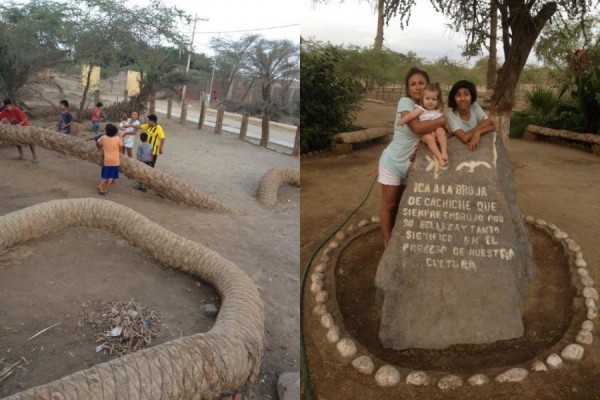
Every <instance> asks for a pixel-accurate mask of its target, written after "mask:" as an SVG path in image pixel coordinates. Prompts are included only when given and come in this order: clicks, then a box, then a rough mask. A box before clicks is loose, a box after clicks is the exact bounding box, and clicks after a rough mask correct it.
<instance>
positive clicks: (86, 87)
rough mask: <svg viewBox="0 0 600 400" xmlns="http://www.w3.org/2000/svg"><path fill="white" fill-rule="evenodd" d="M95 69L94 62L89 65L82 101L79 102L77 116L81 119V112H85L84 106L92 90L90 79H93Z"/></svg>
mask: <svg viewBox="0 0 600 400" xmlns="http://www.w3.org/2000/svg"><path fill="white" fill-rule="evenodd" d="M93 69H94V65H93V64H89V65H88V73H87V76H86V77H85V86H84V88H83V95H82V96H81V103H79V111H77V118H78V119H81V113H83V108H84V107H85V100H86V98H87V93H88V90H90V81H91V79H92V70H93Z"/></svg>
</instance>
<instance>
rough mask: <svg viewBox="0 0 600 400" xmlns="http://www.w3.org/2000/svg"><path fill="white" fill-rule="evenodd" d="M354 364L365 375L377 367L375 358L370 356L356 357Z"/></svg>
mask: <svg viewBox="0 0 600 400" xmlns="http://www.w3.org/2000/svg"><path fill="white" fill-rule="evenodd" d="M352 366H353V367H354V368H356V370H357V371H358V372H360V373H362V374H365V375H371V374H372V373H373V370H374V369H375V365H374V364H373V360H371V357H369V356H360V357H358V358H355V359H354V360H353V361H352Z"/></svg>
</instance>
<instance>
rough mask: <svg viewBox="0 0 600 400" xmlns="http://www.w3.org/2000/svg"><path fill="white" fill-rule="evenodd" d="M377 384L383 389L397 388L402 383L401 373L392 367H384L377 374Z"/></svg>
mask: <svg viewBox="0 0 600 400" xmlns="http://www.w3.org/2000/svg"><path fill="white" fill-rule="evenodd" d="M375 382H377V384H378V385H379V386H381V387H392V386H396V385H397V384H398V382H400V372H398V370H397V369H396V368H394V367H392V366H391V365H384V366H383V367H381V368H379V369H378V370H377V372H376V373H375Z"/></svg>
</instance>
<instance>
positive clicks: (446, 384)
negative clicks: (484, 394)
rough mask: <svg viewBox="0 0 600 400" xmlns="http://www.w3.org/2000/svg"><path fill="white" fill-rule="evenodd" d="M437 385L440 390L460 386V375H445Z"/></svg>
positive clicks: (461, 383) (461, 382)
mask: <svg viewBox="0 0 600 400" xmlns="http://www.w3.org/2000/svg"><path fill="white" fill-rule="evenodd" d="M437 385H438V387H439V388H440V389H442V390H452V389H456V388H458V387H461V386H462V385H463V381H462V379H460V376H456V375H446V376H444V377H443V378H441V379H440V380H439V381H438V384H437Z"/></svg>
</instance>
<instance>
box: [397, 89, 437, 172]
mask: <svg viewBox="0 0 600 400" xmlns="http://www.w3.org/2000/svg"><path fill="white" fill-rule="evenodd" d="M419 103H420V104H419V105H417V108H415V109H414V110H413V111H411V112H409V113H408V114H406V115H405V116H403V117H402V118H400V120H398V122H397V125H398V126H403V125H404V124H406V123H408V122H410V121H412V120H413V119H415V118H417V117H419V121H431V120H434V119H436V118H439V117H441V116H442V115H443V114H442V111H443V109H444V101H443V100H442V90H441V88H440V84H439V83H429V84H427V86H425V88H424V89H423V94H422V95H421V99H420V101H419ZM436 139H437V143H439V144H440V147H439V148H438V146H437V143H436ZM421 140H422V141H423V143H426V144H427V146H428V147H429V150H431V152H432V153H433V156H434V157H435V158H436V160H437V162H438V164H439V166H440V167H445V166H446V164H447V163H448V150H447V139H446V130H445V129H444V128H442V127H440V128H437V129H436V130H434V131H433V132H431V133H427V134H424V135H423V136H422V137H421Z"/></svg>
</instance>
